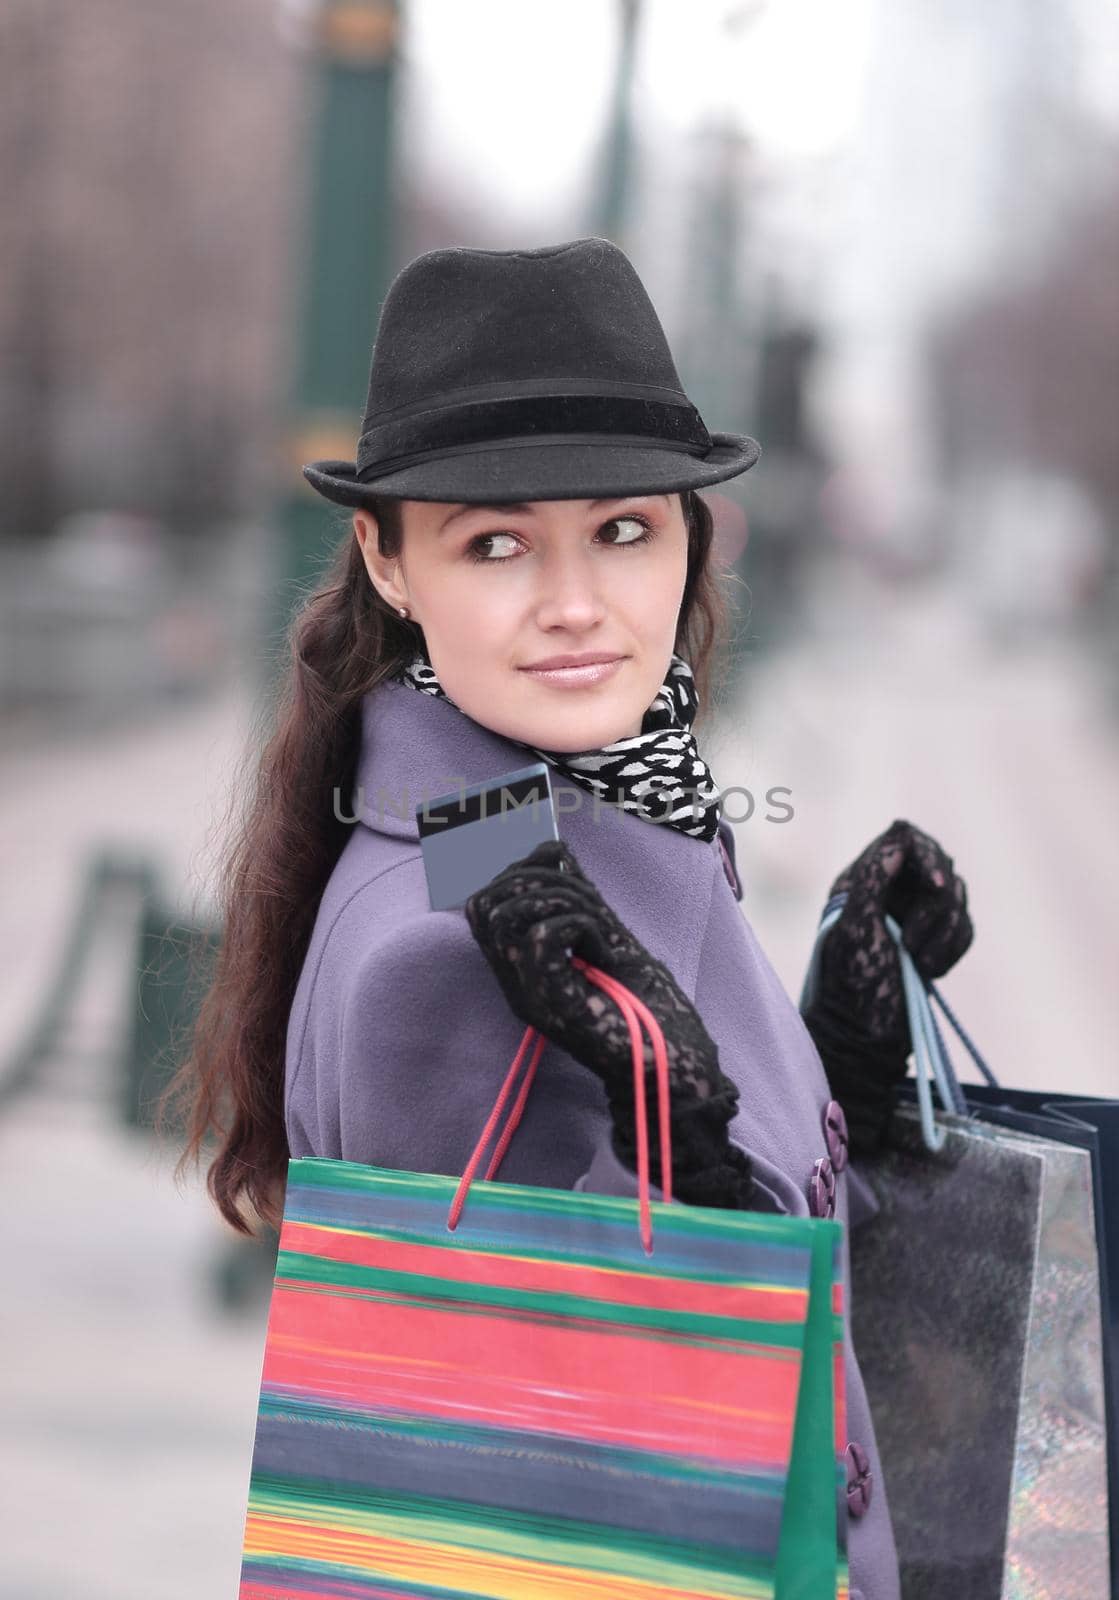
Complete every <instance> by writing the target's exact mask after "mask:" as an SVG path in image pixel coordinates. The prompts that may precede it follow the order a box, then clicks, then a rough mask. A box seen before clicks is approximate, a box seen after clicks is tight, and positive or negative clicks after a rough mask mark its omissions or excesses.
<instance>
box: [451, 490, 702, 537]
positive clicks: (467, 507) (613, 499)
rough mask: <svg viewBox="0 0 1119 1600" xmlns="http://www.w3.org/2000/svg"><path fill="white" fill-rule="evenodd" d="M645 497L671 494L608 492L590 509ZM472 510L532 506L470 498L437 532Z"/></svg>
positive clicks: (526, 508) (665, 497)
mask: <svg viewBox="0 0 1119 1600" xmlns="http://www.w3.org/2000/svg"><path fill="white" fill-rule="evenodd" d="M645 499H654V500H669V499H671V496H670V495H667V494H660V495H652V496H649V495H639V494H608V495H606V496H604V497H603V499H601V500H592V501H591V510H592V511H594V510H595V509H596V508H597V507H598V506H609V505H616V504H617V503H618V501H620V500H645ZM472 511H496V512H499V513H500V512H502V511H519V512H526V511H527V512H531V511H532V506H531V504H530V503H529V502H528V501H527V500H495V501H494V502H493V503H492V504H483V503H482V502H481V501H478V500H472V501H470V502H469V503H468V504H463V505H460V506H459V507H458V509H457V510H456V511H452V512H451V514H450V516H449V517H447V518H446V519H445V521H443V522H442V523H440V525H439V532H440V533H441V534H442V533H445V532H446V531H447V529H448V528H449V527H450V526H451V524H452V522H457V521H458V519H459V518H460V517H465V516H468V515H469V514H470V512H472Z"/></svg>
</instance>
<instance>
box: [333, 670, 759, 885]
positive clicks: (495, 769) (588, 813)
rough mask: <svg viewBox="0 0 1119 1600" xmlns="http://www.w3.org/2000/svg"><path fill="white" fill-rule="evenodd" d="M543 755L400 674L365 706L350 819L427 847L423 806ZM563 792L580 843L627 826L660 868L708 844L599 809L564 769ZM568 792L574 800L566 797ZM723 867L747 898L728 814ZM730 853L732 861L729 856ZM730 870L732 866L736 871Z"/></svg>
mask: <svg viewBox="0 0 1119 1600" xmlns="http://www.w3.org/2000/svg"><path fill="white" fill-rule="evenodd" d="M538 759H539V758H538V757H537V756H536V755H535V754H534V753H533V752H532V751H531V750H529V749H527V748H526V747H525V746H524V745H520V744H517V743H516V742H515V741H514V740H512V739H506V738H504V737H503V736H502V735H501V734H499V733H494V732H493V730H492V729H490V728H485V727H483V726H482V724H481V723H480V722H475V720H474V719H473V717H470V716H468V715H467V714H466V712H465V711H462V710H460V708H459V707H458V706H455V705H452V704H451V702H450V701H449V700H445V699H442V698H441V697H440V696H438V695H428V694H421V693H420V692H419V691H418V690H417V689H413V688H411V687H410V685H408V684H405V683H397V682H396V681H394V680H393V679H386V680H385V682H383V683H380V684H378V685H377V687H376V688H375V689H371V690H370V691H369V693H368V694H367V695H366V696H365V698H364V700H363V702H362V707H361V752H360V755H359V759H358V769H357V777H356V781H355V785H354V789H353V791H352V793H351V796H350V817H351V818H352V819H354V820H356V821H360V822H363V823H364V824H365V826H366V827H368V828H371V829H372V830H373V831H374V832H375V833H380V834H384V835H386V836H387V837H389V838H393V839H405V840H408V841H409V842H411V843H413V844H417V845H418V844H419V838H420V835H419V829H418V828H417V826H416V816H415V808H416V806H417V805H420V804H421V803H422V802H423V801H424V800H431V799H433V798H434V797H435V796H436V795H440V794H450V793H452V792H453V791H455V790H456V789H458V788H459V787H460V786H462V787H465V786H468V785H470V784H473V783H483V782H485V781H486V780H487V779H490V778H497V777H500V776H501V774H502V773H503V772H511V771H513V770H515V769H516V768H517V767H527V766H529V765H531V764H532V763H533V762H535V761H537V760H538ZM550 776H551V783H552V792H553V794H554V795H555V797H556V808H557V812H558V813H559V829H560V833H561V836H563V837H564V838H567V839H569V840H570V842H571V843H572V846H573V848H578V847H579V846H580V845H583V846H584V847H585V846H586V844H587V843H588V842H589V839H590V837H591V836H590V835H589V834H588V832H587V829H588V828H591V827H593V828H594V830H595V833H596V834H597V832H598V830H599V829H601V828H606V829H607V830H608V835H607V836H609V835H610V834H612V833H613V830H615V829H618V828H621V829H623V830H625V831H626V832H627V833H628V834H629V835H630V836H631V845H636V846H638V851H639V855H640V856H641V857H642V858H643V859H644V860H645V861H646V862H647V864H649V865H652V864H653V863H654V862H655V861H656V860H657V859H658V857H659V858H660V859H662V860H663V859H664V852H666V851H667V852H668V854H669V855H670V856H672V857H677V856H679V857H680V858H681V860H682V861H689V862H692V863H694V862H695V860H696V856H695V852H696V851H697V850H699V849H708V848H710V846H709V845H705V844H703V843H702V841H700V840H698V839H693V838H690V837H689V836H688V835H686V834H683V833H681V832H679V830H677V829H675V828H667V827H662V826H658V825H657V824H655V823H652V822H646V821H644V820H643V819H642V818H640V817H636V816H634V815H632V813H628V812H627V813H623V812H619V811H616V810H615V809H614V808H613V807H611V806H604V807H602V808H601V809H599V810H598V812H597V814H596V815H592V813H593V812H594V807H593V805H592V803H591V800H590V799H589V797H588V795H587V793H586V791H585V790H584V789H581V788H580V787H578V786H577V785H575V784H573V783H572V782H571V780H570V779H569V778H568V777H567V776H566V775H565V774H564V773H562V772H560V771H559V770H558V769H557V768H556V767H552V768H551V772H550ZM561 794H563V795H565V796H566V798H561ZM718 838H719V840H721V841H722V850H721V852H720V854H721V859H722V864H723V868H724V870H725V871H726V873H727V877H728V879H729V881H730V883H731V886H732V888H733V890H734V893H735V897H736V898H738V899H741V896H742V890H741V886H740V883H739V881H738V878H737V871H736V866H737V863H736V862H735V850H734V833H733V830H732V829H731V827H730V825H729V823H727V822H726V820H725V819H723V821H721V822H720V825H719V834H718ZM728 855H729V857H730V860H729V862H728V860H727V857H728ZM728 869H729V870H728Z"/></svg>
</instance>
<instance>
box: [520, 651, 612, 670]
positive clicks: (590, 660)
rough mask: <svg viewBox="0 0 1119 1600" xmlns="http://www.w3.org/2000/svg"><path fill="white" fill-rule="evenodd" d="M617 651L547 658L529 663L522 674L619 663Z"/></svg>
mask: <svg viewBox="0 0 1119 1600" xmlns="http://www.w3.org/2000/svg"><path fill="white" fill-rule="evenodd" d="M622 659H623V657H622V655H621V653H620V652H619V651H617V650H587V651H585V652H584V653H583V654H582V655H565V656H547V657H545V659H544V660H542V661H530V662H529V663H528V665H527V666H526V667H522V669H521V670H522V671H523V672H550V671H552V670H553V669H555V668H557V667H594V666H599V665H601V664H604V663H605V662H607V661H621V660H622Z"/></svg>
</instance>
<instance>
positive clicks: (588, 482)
mask: <svg viewBox="0 0 1119 1600" xmlns="http://www.w3.org/2000/svg"><path fill="white" fill-rule="evenodd" d="M760 454H761V446H760V445H759V444H758V443H757V441H756V440H754V439H751V438H748V437H747V436H746V435H745V434H737V433H714V434H712V433H708V431H707V428H706V427H705V426H704V423H703V419H702V417H701V416H700V414H699V412H698V411H697V410H696V408H695V406H694V405H693V404H692V403H691V401H690V400H689V399H688V397H687V395H686V394H685V393H684V391H683V389H682V387H681V384H680V378H679V376H678V374H677V371H676V366H675V363H674V362H673V359H672V354H671V351H670V350H669V348H668V341H667V339H666V338H665V334H664V329H663V328H662V327H661V324H660V320H659V318H658V317H657V313H656V311H655V310H654V308H653V304H652V301H651V300H650V299H649V296H648V294H647V293H646V291H645V287H644V285H643V284H642V282H641V279H640V278H639V277H638V275H637V273H636V271H635V270H634V267H633V265H632V263H631V262H630V260H629V258H628V257H627V256H626V255H625V253H624V252H623V251H622V250H619V249H618V247H617V245H615V244H612V243H611V242H610V240H608V239H594V238H591V239H575V240H572V241H571V242H570V243H567V244H558V245H548V246H544V247H541V248H539V249H536V250H471V249H465V248H457V247H456V248H453V249H446V250H429V251H427V252H426V253H425V254H424V255H421V256H417V257H416V259H415V260H414V261H411V262H409V264H408V265H407V266H406V267H404V268H403V269H402V271H400V272H399V273H398V274H397V276H396V278H395V279H394V280H393V282H392V284H391V286H390V288H389V291H388V294H387V295H386V296H385V301H384V304H383V306H382V307H381V316H380V321H379V324H378V328H377V337H376V342H375V344H374V347H373V359H372V366H371V369H370V374H369V398H368V402H367V404H366V409H365V417H364V420H363V421H362V424H361V435H360V437H359V439H358V442H357V452H356V457H357V458H356V460H355V461H352V462H350V461H315V462H311V463H310V464H309V465H307V466H305V467H304V468H303V475H304V477H305V478H306V479H307V481H308V483H310V484H311V485H312V487H313V488H315V489H317V490H318V492H319V493H320V494H322V495H325V496H326V497H327V499H328V500H335V501H337V502H338V503H339V504H340V505H345V506H364V505H368V504H369V503H370V501H371V499H372V497H373V496H375V495H388V496H391V497H394V498H398V499H407V500H447V501H455V502H458V501H472V500H479V501H487V500H565V499H583V498H586V499H598V498H602V497H605V496H607V495H623V494H653V493H658V492H660V493H664V492H669V491H674V490H680V489H698V488H702V487H703V486H704V485H705V484H711V483H719V482H721V481H722V480H723V479H725V478H733V477H736V476H737V475H738V474H739V473H741V472H745V471H747V470H748V468H750V467H752V466H753V465H754V463H755V461H757V459H758V457H759V456H760Z"/></svg>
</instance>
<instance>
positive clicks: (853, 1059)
mask: <svg viewBox="0 0 1119 1600" xmlns="http://www.w3.org/2000/svg"><path fill="white" fill-rule="evenodd" d="M841 890H845V891H846V894H847V901H846V904H845V905H844V907H843V910H842V912H841V913H840V915H839V918H838V920H837V921H836V923H835V925H834V927H833V928H832V929H831V931H830V932H829V933H828V934H827V935H826V937H825V939H824V942H823V946H822V948H821V951H820V970H819V981H818V985H817V993H816V998H815V1000H814V1001H813V1004H812V1005H811V1006H810V1007H809V1009H808V1011H807V1012H806V1013H805V1017H804V1021H805V1024H806V1026H807V1027H808V1030H809V1032H810V1033H811V1034H812V1037H813V1040H814V1041H815V1043H816V1047H817V1049H818V1050H819V1052H820V1057H821V1060H822V1061H823V1064H824V1069H825V1072H826V1073H827V1077H828V1082H829V1085H830V1086H831V1089H832V1092H833V1093H834V1094H835V1095H836V1097H837V1098H838V1099H839V1100H840V1101H841V1103H842V1104H843V1108H844V1111H845V1112H846V1114H847V1121H848V1128H849V1131H850V1134H851V1148H852V1150H853V1151H856V1153H857V1152H858V1150H859V1149H862V1150H863V1151H867V1150H871V1149H876V1148H879V1147H880V1145H881V1142H882V1140H883V1138H884V1136H885V1132H886V1128H887V1125H888V1122H889V1117H890V1112H891V1110H892V1106H893V1088H894V1085H895V1084H896V1083H898V1082H900V1081H901V1079H903V1078H904V1077H905V1075H906V1072H907V1070H908V1057H909V1053H910V1050H911V1048H912V1041H911V1039H910V1036H909V1018H908V1014H907V1011H906V1006H905V992H904V989H903V986H902V976H901V963H900V960H899V959H898V953H897V947H896V946H895V944H894V941H893V939H892V938H891V936H890V933H889V930H888V928H887V927H886V920H885V919H886V917H887V916H891V917H892V918H893V919H894V921H895V922H896V923H897V924H898V926H899V928H900V930H901V935H902V942H903V943H904V945H905V947H906V949H907V950H908V951H909V953H910V955H911V956H912V957H913V964H914V966H915V967H916V968H917V971H918V972H919V973H920V975H921V977H922V978H924V979H925V980H926V981H930V980H932V979H934V978H939V977H942V976H943V975H944V973H946V972H947V971H948V970H949V969H950V968H951V967H953V966H955V964H956V962H957V961H958V960H959V959H960V957H961V956H962V955H963V954H964V952H965V951H966V950H967V949H968V947H969V946H970V944H971V942H972V939H973V937H974V928H973V926H972V922H971V917H970V915H969V914H968V907H967V888H966V885H965V884H964V880H963V879H962V878H961V877H959V875H958V874H957V873H956V872H955V870H954V865H953V861H952V857H951V856H949V855H947V854H946V853H945V851H944V850H943V848H942V847H941V845H940V844H938V843H937V841H936V840H935V839H934V838H932V837H931V836H930V835H929V834H927V833H922V831H921V830H920V829H919V828H916V827H914V825H913V824H912V823H911V822H907V821H905V820H903V819H901V818H898V819H896V820H895V821H894V822H893V823H892V824H891V825H890V827H889V828H887V829H886V831H885V832H884V833H881V834H879V835H878V837H877V838H876V839H872V840H871V842H870V844H869V845H867V847H866V849H865V850H864V851H863V852H862V853H861V855H859V856H857V857H856V858H855V860H854V861H852V862H851V863H850V865H849V866H847V867H845V868H844V870H843V871H842V872H841V873H840V874H839V876H838V877H837V878H836V879H835V881H834V882H833V884H832V886H831V889H830V890H829V897H830V896H831V895H833V894H837V893H839V892H840V891H841Z"/></svg>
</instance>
